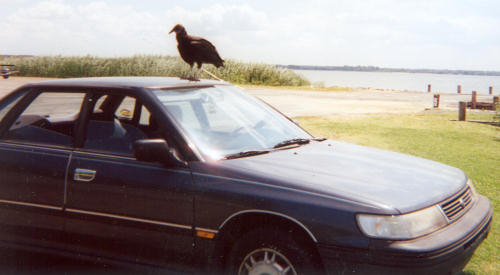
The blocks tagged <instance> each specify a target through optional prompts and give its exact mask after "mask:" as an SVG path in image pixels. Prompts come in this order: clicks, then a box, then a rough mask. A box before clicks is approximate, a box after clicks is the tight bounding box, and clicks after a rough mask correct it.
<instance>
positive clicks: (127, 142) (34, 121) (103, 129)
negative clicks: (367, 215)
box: [6, 95, 159, 154]
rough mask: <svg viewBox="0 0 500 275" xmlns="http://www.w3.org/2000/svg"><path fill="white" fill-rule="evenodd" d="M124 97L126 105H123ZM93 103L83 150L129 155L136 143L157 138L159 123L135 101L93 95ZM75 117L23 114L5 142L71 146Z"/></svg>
mask: <svg viewBox="0 0 500 275" xmlns="http://www.w3.org/2000/svg"><path fill="white" fill-rule="evenodd" d="M126 98H127V100H128V106H124V104H123V103H124V101H125V99H126ZM93 100H95V101H94V102H96V104H95V107H94V108H93V110H92V113H91V114H90V118H89V121H88V126H87V130H86V139H85V143H84V146H83V147H84V148H86V149H90V150H97V151H111V152H115V153H126V154H131V153H132V145H133V142H134V141H135V140H138V139H145V138H148V137H151V138H153V137H158V136H159V132H158V124H157V123H156V122H155V121H154V118H153V117H151V116H150V114H149V111H148V110H147V109H146V108H144V107H143V105H142V104H140V103H139V102H138V101H136V100H135V99H134V98H130V97H125V96H123V95H95V96H94V98H93ZM124 107H125V108H124ZM129 108H132V110H133V112H131V111H130V109H129ZM78 117H79V112H76V113H74V114H71V115H66V116H51V115H48V114H30V113H28V114H24V113H23V114H21V115H20V116H19V118H18V119H17V120H16V121H15V122H14V123H13V125H12V126H11V127H10V129H9V131H8V132H7V133H6V139H10V140H23V141H28V142H34V143H43V144H51V145H59V146H72V144H73V133H74V132H75V129H76V127H77V124H78ZM141 118H142V119H141Z"/></svg>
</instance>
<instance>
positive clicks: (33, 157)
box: [0, 90, 84, 248]
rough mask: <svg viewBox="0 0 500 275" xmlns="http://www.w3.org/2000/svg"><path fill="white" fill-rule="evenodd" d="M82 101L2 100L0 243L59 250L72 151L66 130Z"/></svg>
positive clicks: (36, 95) (45, 97)
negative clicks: (67, 172)
mask: <svg viewBox="0 0 500 275" xmlns="http://www.w3.org/2000/svg"><path fill="white" fill-rule="evenodd" d="M83 97H84V94H83V93H65V92H38V91H36V90H30V91H25V92H18V93H16V94H13V95H10V96H9V98H7V99H6V101H2V103H3V104H2V105H3V106H0V108H1V109H0V121H1V123H0V175H1V177H0V223H1V225H0V232H1V234H0V238H1V239H2V241H5V242H9V243H15V244H21V245H29V246H39V247H45V248H64V243H65V240H64V216H63V207H64V199H65V196H64V193H65V173H66V168H67V166H68V164H69V159H70V157H71V152H72V148H71V147H72V140H73V139H72V126H73V123H74V121H75V120H76V117H77V116H78V113H79V110H80V107H81V103H82V100H83ZM58 106H64V107H62V108H58Z"/></svg>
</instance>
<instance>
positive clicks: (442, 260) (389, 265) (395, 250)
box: [318, 196, 493, 274]
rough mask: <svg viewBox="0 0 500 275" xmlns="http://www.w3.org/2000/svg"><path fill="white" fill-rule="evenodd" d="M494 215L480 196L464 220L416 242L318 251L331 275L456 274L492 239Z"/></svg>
mask: <svg viewBox="0 0 500 275" xmlns="http://www.w3.org/2000/svg"><path fill="white" fill-rule="evenodd" d="M492 215H493V210H492V207H491V204H490V202H489V200H488V199H487V198H486V197H484V196H478V200H477V201H476V202H475V203H474V206H473V207H472V208H471V209H470V210H469V211H468V213H467V214H465V215H464V216H463V217H462V218H460V219H459V220H457V221H455V222H454V223H452V224H450V225H448V226H447V227H445V228H442V229H441V230H439V231H437V232H434V233H432V234H429V235H426V236H423V237H420V238H417V239H414V240H409V241H385V240H372V241H371V244H370V248H369V249H366V250H363V249H352V248H346V247H333V246H327V245H319V246H318V248H319V252H320V255H321V257H322V260H323V264H324V266H325V269H326V271H327V273H328V274H349V273H355V274H453V273H456V272H458V271H460V270H462V268H463V267H464V266H465V265H466V264H467V262H468V261H469V260H470V258H471V257H472V254H473V253H474V251H475V249H476V248H477V247H478V246H479V244H480V243H481V242H482V241H483V240H484V239H485V238H486V237H487V236H488V232H489V229H490V225H491V220H492Z"/></svg>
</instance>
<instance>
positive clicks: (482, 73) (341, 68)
mask: <svg viewBox="0 0 500 275" xmlns="http://www.w3.org/2000/svg"><path fill="white" fill-rule="evenodd" d="M276 66H277V67H279V68H286V69H290V70H309V71H349V72H381V73H428V74H452V75H476V76H500V71H475V70H437V69H404V68H381V67H376V66H314V65H279V64H278V65H276Z"/></svg>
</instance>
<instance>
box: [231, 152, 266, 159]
mask: <svg viewBox="0 0 500 275" xmlns="http://www.w3.org/2000/svg"><path fill="white" fill-rule="evenodd" d="M269 151H270V150H249V151H243V152H238V153H234V154H229V155H226V156H225V157H224V159H237V158H243V157H250V156H256V155H262V154H267V153H269Z"/></svg>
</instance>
